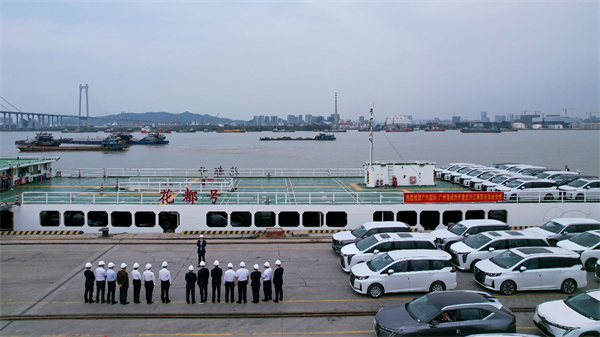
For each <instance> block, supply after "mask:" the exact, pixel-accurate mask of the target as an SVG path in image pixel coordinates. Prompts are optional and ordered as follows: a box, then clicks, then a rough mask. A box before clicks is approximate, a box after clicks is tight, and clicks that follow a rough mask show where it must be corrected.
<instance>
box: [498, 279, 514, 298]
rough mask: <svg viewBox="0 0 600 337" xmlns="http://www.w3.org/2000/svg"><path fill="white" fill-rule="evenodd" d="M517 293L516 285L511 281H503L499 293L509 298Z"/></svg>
mask: <svg viewBox="0 0 600 337" xmlns="http://www.w3.org/2000/svg"><path fill="white" fill-rule="evenodd" d="M515 291H517V285H516V284H515V283H514V282H513V281H504V282H502V284H501V285H500V293H502V295H507V296H510V295H512V294H514V293H515Z"/></svg>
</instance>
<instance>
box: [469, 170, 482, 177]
mask: <svg viewBox="0 0 600 337" xmlns="http://www.w3.org/2000/svg"><path fill="white" fill-rule="evenodd" d="M478 174H481V170H473V171H471V172H469V174H468V175H469V176H470V177H474V176H476V175H478Z"/></svg>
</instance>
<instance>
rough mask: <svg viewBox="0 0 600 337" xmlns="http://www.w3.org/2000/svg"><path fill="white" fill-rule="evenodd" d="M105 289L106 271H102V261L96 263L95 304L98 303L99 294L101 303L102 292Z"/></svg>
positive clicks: (103, 301)
mask: <svg viewBox="0 0 600 337" xmlns="http://www.w3.org/2000/svg"><path fill="white" fill-rule="evenodd" d="M105 289H106V269H104V261H100V262H98V268H96V303H100V292H102V303H106V301H105V300H104V290H105Z"/></svg>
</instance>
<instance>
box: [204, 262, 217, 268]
mask: <svg viewBox="0 0 600 337" xmlns="http://www.w3.org/2000/svg"><path fill="white" fill-rule="evenodd" d="M215 262H217V265H219V263H218V262H219V261H215ZM204 266H206V263H204V261H202V262H200V267H204Z"/></svg>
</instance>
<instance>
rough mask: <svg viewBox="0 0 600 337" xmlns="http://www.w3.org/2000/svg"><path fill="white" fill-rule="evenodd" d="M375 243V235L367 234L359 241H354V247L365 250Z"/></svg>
mask: <svg viewBox="0 0 600 337" xmlns="http://www.w3.org/2000/svg"><path fill="white" fill-rule="evenodd" d="M376 243H377V239H376V238H375V236H369V237H367V238H364V239H362V240H360V241H358V242H357V243H356V248H358V250H359V251H361V252H362V251H365V250H366V249H368V248H370V247H371V246H373V245H374V244H376Z"/></svg>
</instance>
